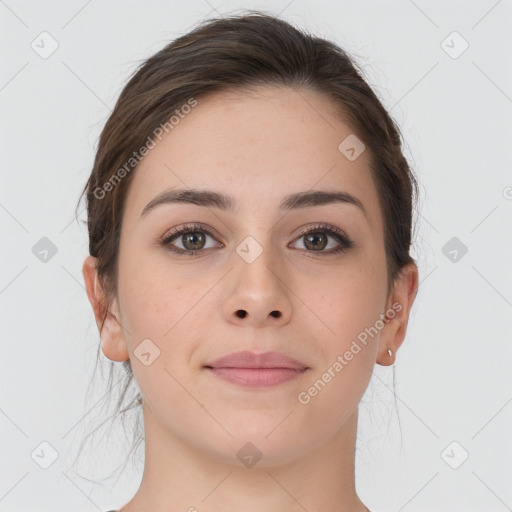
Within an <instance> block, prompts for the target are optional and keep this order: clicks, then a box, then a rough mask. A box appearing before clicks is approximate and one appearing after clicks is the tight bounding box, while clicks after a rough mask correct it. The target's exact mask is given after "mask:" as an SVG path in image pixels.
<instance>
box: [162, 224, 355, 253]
mask: <svg viewBox="0 0 512 512" xmlns="http://www.w3.org/2000/svg"><path fill="white" fill-rule="evenodd" d="M315 230H318V231H319V232H322V230H324V231H327V232H329V231H330V233H329V236H331V237H335V236H336V235H338V236H341V237H344V238H346V239H347V242H348V243H349V244H353V240H352V239H351V237H350V236H349V235H348V233H346V231H345V230H343V229H341V228H338V227H336V226H331V225H330V224H328V223H326V222H320V223H317V225H312V226H311V225H307V224H306V225H304V226H301V227H300V228H299V231H298V233H297V234H296V235H295V237H294V238H293V240H292V242H293V241H295V240H297V239H298V238H301V237H303V236H306V235H307V234H309V233H310V232H314V231H315ZM194 231H203V232H205V233H206V235H207V236H211V237H212V238H214V239H215V240H216V241H217V243H220V244H222V245H224V244H223V243H222V242H219V240H218V238H221V237H220V235H218V234H216V233H217V232H216V230H214V229H213V228H210V227H209V226H205V225H203V224H201V223H199V222H190V223H185V224H184V225H183V226H179V227H178V228H173V229H172V230H169V231H167V232H166V233H165V234H164V236H162V237H161V242H162V243H164V244H170V243H171V241H174V240H173V239H176V238H178V237H179V236H181V235H183V234H187V233H193V232H194ZM338 243H340V242H339V241H338ZM178 249H181V248H179V247H178ZM198 251H203V250H202V249H198ZM189 252H191V251H189Z"/></svg>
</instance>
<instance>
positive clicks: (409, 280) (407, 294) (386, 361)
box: [377, 263, 418, 366]
mask: <svg viewBox="0 0 512 512" xmlns="http://www.w3.org/2000/svg"><path fill="white" fill-rule="evenodd" d="M417 291H418V267H417V266H416V264H415V263H409V264H407V265H406V266H404V267H403V268H402V271H401V273H400V275H399V276H398V277H397V278H396V280H395V283H394V288H393V291H392V293H391V294H390V297H389V300H388V304H387V309H386V312H385V315H386V317H387V318H386V319H385V320H384V327H383V328H382V330H381V335H380V341H379V352H378V355H377V363H378V364H380V365H382V366H389V365H391V364H393V363H394V362H395V357H396V352H397V350H398V348H399V347H400V345H401V344H402V342H403V341H404V338H405V333H406V330H407V322H408V321H409V313H410V311H411V307H412V304H413V302H414V299H415V298H416V292H417ZM388 349H391V352H392V355H391V356H390V354H389V352H388Z"/></svg>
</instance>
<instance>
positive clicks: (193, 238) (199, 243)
mask: <svg viewBox="0 0 512 512" xmlns="http://www.w3.org/2000/svg"><path fill="white" fill-rule="evenodd" d="M182 237H183V238H182V240H183V246H184V247H186V248H187V249H190V250H197V249H202V248H203V246H204V241H205V236H204V234H203V233H201V232H199V231H195V232H193V233H185V234H184V235H182Z"/></svg>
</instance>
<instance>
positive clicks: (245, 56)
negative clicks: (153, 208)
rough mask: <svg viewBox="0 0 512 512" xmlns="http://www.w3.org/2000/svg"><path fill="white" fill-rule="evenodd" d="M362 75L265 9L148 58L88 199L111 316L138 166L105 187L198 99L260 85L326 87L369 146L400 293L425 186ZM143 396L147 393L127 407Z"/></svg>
mask: <svg viewBox="0 0 512 512" xmlns="http://www.w3.org/2000/svg"><path fill="white" fill-rule="evenodd" d="M362 76H363V73H362V71H361V70H360V69H359V68H358V67H357V64H356V63H355V62H353V60H352V58H351V57H349V56H348V55H347V53H346V52H345V51H344V50H342V49H341V48H340V47H338V46H337V45H336V44H334V43H332V42H329V41H327V40H325V39H321V38H318V37H314V36H312V35H309V34H307V33H306V32H304V31H302V30H300V29H297V28H294V27H293V26H291V25H290V24H289V23H287V22H285V21H283V20H281V19H278V18H277V17H274V16H272V15H267V14H263V13H261V12H258V11H246V12H245V13H244V14H241V15H237V16H231V17H228V18H220V19H210V20H206V21H203V22H201V23H200V24H199V25H198V26H197V27H196V28H195V29H194V30H193V31H191V32H189V33H187V34H185V35H183V36H181V37H179V38H177V39H176V40H174V41H173V42H171V43H170V44H168V45H167V46H165V47H164V48H163V49H162V50H160V51H158V52H157V53H156V54H154V55H153V56H151V57H150V58H148V59H147V60H146V61H145V62H143V63H142V65H141V66H140V67H139V68H138V69H137V70H136V72H135V73H134V74H133V76H132V77H131V79H130V80H129V82H128V83H127V85H126V86H125V87H124V89H123V91H122V92H121V95H120V96H119V99H118V100H117V103H116V105H115V107H114V110H113V112H112V114H111V115H110V117H109V118H108V120H107V122H106V124H105V127H104V128H103V131H102V132H101V136H100V139H99V145H98V149H97V153H96V157H95V160H94V166H93V169H92V172H91V175H90V177H89V179H88V181H87V183H86V185H85V187H84V190H83V192H82V195H81V196H80V198H82V196H83V194H84V193H87V217H88V219H87V225H88V231H89V253H90V254H91V255H92V256H95V257H97V258H98V267H97V271H98V277H99V279H100V283H101V284H102V286H103V289H104V290H105V293H106V295H107V298H108V300H107V301H106V303H105V304H104V306H105V307H104V317H103V323H104V321H105V318H106V316H107V313H108V306H109V303H110V300H111V299H112V298H113V297H115V294H116V291H117V262H118V250H119V237H120V232H121V219H122V216H123V208H124V204H125V198H126V195H127V192H128V188H129V186H130V182H131V180H132V179H133V174H134V172H135V167H136V165H135V166H134V169H133V170H132V171H131V172H123V173H122V179H119V180H118V181H116V183H115V186H112V187H108V190H107V188H106V187H105V184H106V183H107V182H109V180H110V182H112V177H113V176H114V173H115V172H116V171H117V170H118V169H121V168H123V166H124V169H125V171H126V163H127V162H128V161H130V158H131V157H132V155H133V153H134V151H136V150H137V149H139V148H141V147H142V146H144V145H145V144H146V142H147V141H148V140H150V139H151V140H152V139H154V133H155V130H156V129H157V128H158V127H159V126H161V125H164V124H165V123H166V122H167V121H168V120H169V118H170V116H171V115H172V114H173V113H174V112H176V110H177V109H180V108H181V107H182V106H183V105H185V104H187V102H189V100H190V99H191V98H195V99H196V100H198V99H200V98H204V97H206V95H208V94H211V93H214V92H216V91H221V90H229V89H231V90H233V89H237V90H243V89H245V90H250V89H251V88H252V87H253V86H260V85H263V86H288V87H293V88H298V87H304V88H309V89H311V90H314V91H317V92H320V93H323V94H324V95H325V96H327V97H328V98H330V99H331V100H333V104H334V105H335V106H337V107H338V108H339V112H340V114H341V115H343V120H344V121H346V122H347V123H348V124H349V125H350V126H351V128H352V129H353V130H354V132H355V133H356V134H357V136H358V137H359V138H360V139H361V140H362V141H363V143H364V144H365V146H366V147H367V148H368V149H369V152H370V155H371V161H372V162H371V171H372V177H373V180H374V183H375V186H376V189H377V192H378V196H379V199H380V207H381V212H382V216H383V219H384V238H385V249H386V262H387V269H388V292H389V291H391V289H392V285H393V283H394V281H395V279H396V277H397V276H398V275H399V273H400V270H401V268H402V267H403V266H405V265H406V264H408V263H410V262H414V260H413V258H412V257H411V256H410V254H409V248H410V244H411V227H412V206H413V193H415V194H416V195H417V183H416V180H415V178H414V175H413V174H412V172H411V170H410V168H409V165H408V163H407V161H406V159H405V157H404V155H403V154H402V147H401V137H400V132H399V129H398V127H397V125H396V124H395V122H394V121H393V119H392V118H391V117H390V115H389V114H388V112H387V111H386V109H385V108H384V107H383V105H382V104H381V102H380V100H379V99H378V98H377V96H376V95H375V93H374V92H373V91H372V89H371V88H370V86H369V85H368V84H367V82H366V81H365V80H364V79H363V77H362ZM340 142H341V141H340ZM132 166H133V162H132ZM128 171H129V170H128ZM98 191H102V192H98ZM102 326H103V324H102ZM98 355H99V347H98ZM124 364H125V368H126V369H127V370H128V375H127V377H126V382H125V386H124V390H123V393H122V395H121V397H120V399H119V402H118V404H117V409H118V412H119V407H120V404H121V402H122V400H123V398H124V396H125V393H126V390H127V388H128V386H129V384H130V381H131V379H132V374H131V367H130V362H129V361H125V363H124ZM113 366H114V363H112V364H111V372H110V382H111V377H112V369H113ZM140 403H141V396H140V393H139V394H137V396H136V398H135V399H134V400H133V401H132V403H131V404H130V406H129V407H128V408H127V409H124V410H123V412H124V411H126V410H128V409H129V408H131V407H136V406H138V405H139V404H140Z"/></svg>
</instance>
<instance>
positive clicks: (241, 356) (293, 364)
mask: <svg viewBox="0 0 512 512" xmlns="http://www.w3.org/2000/svg"><path fill="white" fill-rule="evenodd" d="M205 366H206V367H207V368H290V369H293V370H305V369H306V368H307V365H305V364H303V363H301V362H300V361H297V360H296V359H293V358H291V357H288V356H285V355H284V354H281V353H279V352H263V353H259V354H258V353H254V352H250V351H248V350H242V351H240V352H233V353H232V354H228V355H227V356H224V357H221V358H219V359H215V361H212V362H210V363H207V364H206V365H205Z"/></svg>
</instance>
